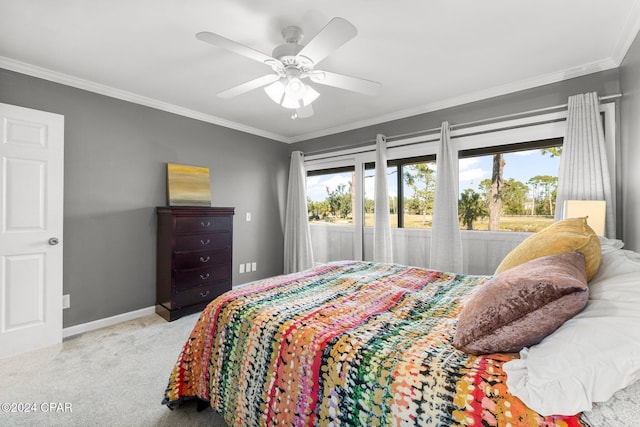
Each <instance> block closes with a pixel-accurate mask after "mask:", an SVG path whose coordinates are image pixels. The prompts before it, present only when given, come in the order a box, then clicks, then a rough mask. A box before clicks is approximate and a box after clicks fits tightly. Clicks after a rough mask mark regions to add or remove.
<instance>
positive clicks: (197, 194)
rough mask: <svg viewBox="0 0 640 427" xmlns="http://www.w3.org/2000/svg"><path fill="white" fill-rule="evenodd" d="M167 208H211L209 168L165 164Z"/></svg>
mask: <svg viewBox="0 0 640 427" xmlns="http://www.w3.org/2000/svg"><path fill="white" fill-rule="evenodd" d="M167 200H168V204H169V206H207V207H210V206H211V184H210V181H209V168H205V167H200V166H189V165H181V164H178V163H167Z"/></svg>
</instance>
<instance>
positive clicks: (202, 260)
mask: <svg viewBox="0 0 640 427" xmlns="http://www.w3.org/2000/svg"><path fill="white" fill-rule="evenodd" d="M210 259H211V257H210V256H206V257H204V256H201V257H200V262H209V260H210Z"/></svg>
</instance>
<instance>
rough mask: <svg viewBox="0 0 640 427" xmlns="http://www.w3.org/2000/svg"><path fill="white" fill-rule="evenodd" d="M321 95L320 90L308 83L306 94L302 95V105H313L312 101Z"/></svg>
mask: <svg viewBox="0 0 640 427" xmlns="http://www.w3.org/2000/svg"><path fill="white" fill-rule="evenodd" d="M319 96H320V94H319V93H318V91H316V90H315V89H314V88H312V87H311V86H309V85H307V90H306V91H305V93H304V96H303V97H302V105H304V106H305V107H306V106H307V105H311V103H312V102H313V101H315V100H316V99H318V97H319Z"/></svg>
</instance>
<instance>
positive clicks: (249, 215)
mask: <svg viewBox="0 0 640 427" xmlns="http://www.w3.org/2000/svg"><path fill="white" fill-rule="evenodd" d="M245 218H246V219H247V222H251V212H247V215H246V217H245Z"/></svg>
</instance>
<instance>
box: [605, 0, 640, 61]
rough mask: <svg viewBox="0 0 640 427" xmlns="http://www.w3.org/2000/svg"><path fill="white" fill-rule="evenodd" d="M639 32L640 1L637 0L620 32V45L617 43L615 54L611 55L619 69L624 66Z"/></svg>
mask: <svg viewBox="0 0 640 427" xmlns="http://www.w3.org/2000/svg"><path fill="white" fill-rule="evenodd" d="M638 32H640V0H636V2H635V3H634V4H633V6H632V8H631V10H630V11H629V15H628V16H627V20H626V22H625V23H624V25H623V26H622V30H621V31H620V38H619V39H618V43H616V46H615V47H614V49H613V54H612V55H611V58H613V60H614V61H615V63H616V64H617V66H618V67H619V66H620V65H621V64H622V61H623V60H624V57H625V56H626V55H627V52H628V51H629V48H630V47H631V44H632V43H633V41H634V40H635V39H636V37H637V35H638Z"/></svg>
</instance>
